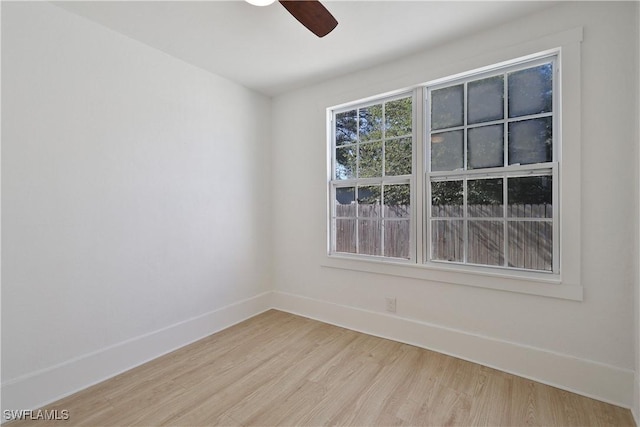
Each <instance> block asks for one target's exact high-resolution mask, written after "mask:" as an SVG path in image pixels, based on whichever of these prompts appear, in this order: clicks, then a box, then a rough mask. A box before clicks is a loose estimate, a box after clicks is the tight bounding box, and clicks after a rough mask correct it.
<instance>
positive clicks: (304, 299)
mask: <svg viewBox="0 0 640 427" xmlns="http://www.w3.org/2000/svg"><path fill="white" fill-rule="evenodd" d="M635 7H636V6H635V5H634V4H633V3H623V2H621V3H613V2H585V3H581V2H576V3H573V2H571V3H564V4H561V5H559V6H557V7H555V8H552V9H550V10H547V11H544V12H541V13H539V14H537V15H532V16H530V17H528V18H526V19H523V20H520V21H515V22H511V23H508V24H506V25H504V26H502V27H499V28H496V29H494V30H491V31H489V32H485V33H481V34H476V35H474V37H472V38H468V39H464V40H459V41H457V42H455V43H451V44H450V45H447V46H441V47H439V48H438V49H434V50H431V51H426V52H423V53H420V54H418V55H415V56H411V57H408V58H406V59H404V60H401V61H397V62H396V63H394V64H385V65H381V66H378V67H374V68H372V69H369V70H366V71H362V72H360V73H355V74H351V75H348V76H344V77H342V78H338V79H334V80H331V81H327V82H325V83H323V84H319V85H316V86H313V87H308V88H304V89H302V90H299V91H296V92H293V93H289V94H285V95H283V96H279V97H276V98H275V99H274V102H273V108H274V112H273V114H274V130H273V134H274V136H273V143H274V150H273V165H274V171H273V182H274V183H277V185H274V189H273V192H274V204H273V208H274V213H273V218H274V224H275V227H274V240H275V265H274V280H275V286H276V289H277V290H278V292H279V293H280V295H281V299H280V302H279V303H278V304H279V306H280V307H282V308H284V309H288V310H291V311H297V312H300V313H301V314H306V315H311V316H313V317H317V318H320V319H322V320H325V321H329V322H334V323H339V324H343V325H345V326H349V327H353V328H356V329H362V330H365V331H367V332H370V333H375V334H379V335H385V336H389V337H391V338H396V339H402V340H405V341H410V342H414V343H416V344H419V345H423V346H425V347H431V348H435V349H437V350H439V351H443V352H448V353H451V354H456V355H458V356H460V357H463V358H467V359H472V360H477V361H480V362H482V363H485V364H488V365H492V366H496V367H498V368H500V369H505V370H508V371H511V372H515V373H518V374H520V375H523V376H529V377H533V378H536V379H538V380H541V381H543V382H547V383H552V384H555V385H558V386H560V387H563V388H566V389H572V390H575V391H578V392H581V393H583V394H587V395H592V396H594V397H597V398H600V399H603V400H608V401H612V402H614V403H618V404H621V405H624V406H627V407H630V406H631V404H632V396H633V373H634V370H635V361H634V359H635V356H634V340H633V339H630V331H632V330H633V329H634V302H633V298H632V296H633V287H634V281H635V265H636V262H637V258H636V257H634V256H633V253H634V250H633V248H634V245H635V239H636V236H634V234H633V233H630V232H629V231H630V230H634V229H635V224H636V221H637V210H636V208H635V206H636V200H635V198H636V197H637V194H638V192H637V191H636V190H637V180H636V172H635V171H636V168H637V166H638V165H637V156H636V155H635V154H636V147H635V145H636V144H635V142H634V138H635V135H636V134H635V132H636V129H635V128H636V127H637V120H638V117H637V114H635V98H634V97H635V93H636V92H637V89H638V82H637V79H635V78H634V76H635V74H634V71H635V68H634V67H635V61H636V59H635V55H636V53H633V52H637V43H638V42H637V21H636V18H635V16H636V14H635V9H634V8H635ZM576 27H583V28H584V41H583V43H582V67H581V74H582V104H580V103H579V102H578V103H576V102H573V104H572V103H571V100H568V101H567V102H568V104H567V105H568V106H570V107H571V108H572V109H579V110H580V111H581V114H582V127H581V133H582V139H581V147H580V148H581V150H580V151H581V170H582V179H581V183H580V184H581V192H582V216H581V227H582V228H581V240H582V244H581V247H580V248H575V250H576V251H581V257H580V260H581V266H582V267H581V271H580V272H581V275H580V276H581V278H582V279H581V281H582V283H580V285H582V286H583V288H584V301H582V302H576V301H567V300H561V299H553V298H547V297H540V296H531V295H523V294H518V293H512V292H504V291H495V290H489V289H480V288H472V287H465V286H459V285H452V284H445V283H438V282H435V281H428V280H416V279H408V278H403V277H396V276H388V275H380V274H370V273H363V272H358V271H349V270H341V269H335V268H328V267H326V266H323V263H325V260H326V228H327V226H326V193H327V191H326V179H327V172H326V171H327V166H326V137H325V134H326V132H325V114H326V112H325V109H326V108H327V107H330V106H332V105H336V104H340V103H344V102H348V101H352V100H356V99H359V98H363V97H369V96H373V95H376V94H379V93H384V92H387V91H390V90H394V89H398V88H402V87H406V86H410V85H415V84H418V83H422V82H426V81H429V80H433V79H437V78H440V77H445V76H447V75H449V74H454V73H458V72H464V71H467V70H469V69H473V68H476V67H478V66H481V65H490V64H491V61H493V60H495V59H496V58H500V57H501V55H502V53H503V52H507V51H518V50H521V51H522V52H525V51H526V50H527V46H530V45H532V43H531V42H532V41H534V40H539V39H541V38H544V37H546V36H547V35H552V34H555V33H560V32H563V31H567V30H571V29H573V28H576ZM533 44H535V43H533ZM519 46H522V48H521V49H520V48H519ZM529 53H533V52H529ZM485 62H486V63H485ZM630 154H633V155H630ZM630 190H631V191H630ZM293 206H297V207H298V208H296V209H294V208H292V207H293ZM386 296H395V297H397V316H387V315H385V314H384V313H383V312H384V307H385V304H384V297H386ZM278 304H276V305H278ZM363 319H367V320H366V321H364V320H363ZM409 330H411V331H412V332H411V331H409ZM559 366H562V368H559Z"/></svg>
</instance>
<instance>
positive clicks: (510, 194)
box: [329, 53, 560, 274]
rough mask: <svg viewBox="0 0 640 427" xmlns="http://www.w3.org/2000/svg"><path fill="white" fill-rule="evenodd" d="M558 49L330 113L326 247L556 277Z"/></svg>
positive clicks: (339, 251) (342, 251) (340, 251)
mask: <svg viewBox="0 0 640 427" xmlns="http://www.w3.org/2000/svg"><path fill="white" fill-rule="evenodd" d="M556 58H557V54H556V53H553V54H547V56H541V57H538V58H537V59H533V60H526V61H525V60H523V61H519V62H517V61H513V62H512V63H511V64H515V65H508V66H499V67H498V66H497V67H496V68H495V69H493V70H491V71H485V72H483V73H475V74H469V76H468V77H463V78H456V79H455V80H451V81H449V82H445V83H443V82H444V80H440V81H439V83H438V84H434V85H426V86H423V87H418V88H416V89H415V90H414V91H413V98H414V99H415V100H416V102H417V104H416V105H417V106H418V107H420V104H422V105H424V108H418V107H416V105H413V106H411V107H409V103H410V102H411V96H409V95H401V96H396V97H395V98H392V99H391V98H387V99H381V100H377V101H375V100H374V101H370V102H367V103H361V104H360V105H354V106H350V107H344V108H340V109H336V110H333V111H332V119H333V122H332V123H333V125H332V134H333V135H332V139H333V141H332V142H333V144H332V148H331V150H332V151H331V158H332V163H331V171H332V177H331V178H332V179H331V183H330V191H331V196H330V197H331V200H332V201H333V203H332V206H331V210H330V213H331V215H330V218H331V219H330V225H331V228H330V247H329V251H330V253H331V254H341V255H352V256H358V257H360V256H367V257H368V258H371V257H372V256H373V257H380V258H384V257H392V258H401V259H405V260H411V261H413V262H414V263H416V264H424V265H431V264H433V263H438V264H442V263H449V264H454V265H463V264H464V265H468V266H469V267H464V268H465V269H469V268H471V269H472V270H473V269H478V268H479V269H480V270H483V269H484V271H489V270H487V269H486V268H487V267H490V268H496V267H498V268H503V269H510V270H513V269H517V270H528V271H529V272H530V273H533V274H538V273H549V272H552V273H555V274H559V264H560V263H559V237H558V236H559V231H558V223H559V217H558V188H559V179H558V176H559V173H558V167H559V166H558V161H557V154H556V153H557V152H558V140H557V137H558V131H557V126H558V120H557V117H558V114H557V112H558V108H557V105H559V104H558V95H559V92H558V90H557V87H556V85H557V82H556V79H555V70H556V69H557V66H556ZM487 69H488V68H486V69H485V70H487ZM404 103H407V104H404ZM416 109H417V111H418V112H420V111H423V112H424V115H423V116H422V117H423V120H424V123H423V128H424V129H425V130H424V133H423V134H420V133H416V134H415V135H414V136H412V134H413V132H414V129H416V126H415V124H414V123H411V124H409V123H410V122H409V121H408V120H406V117H408V116H409V115H408V114H407V113H406V111H409V110H416ZM403 111H405V113H404V114H403ZM418 128H420V126H418ZM416 138H417V139H416ZM414 140H416V141H417V144H414ZM412 153H414V155H415V153H418V155H420V154H422V155H423V156H424V162H421V161H420V160H418V161H417V162H416V159H413V156H412ZM419 176H425V178H426V179H425V180H424V181H423V182H419V183H418V184H419V185H418V187H417V189H418V190H420V192H421V193H420V194H417V193H414V190H415V189H416V188H415V187H414V186H413V185H414V183H415V182H417V177H419ZM395 186H400V187H399V188H403V189H406V190H403V191H404V193H403V194H406V200H405V201H402V202H401V203H399V202H395V201H394V202H393V203H392V202H389V201H388V199H389V197H390V194H391V192H392V189H393V188H394V187H395ZM343 192H345V193H349V194H351V196H350V198H345V197H343V196H342V195H341V196H340V201H337V199H336V197H337V195H338V194H342V193H343ZM394 200H401V199H398V198H397V197H395V198H394ZM412 201H413V203H412ZM391 207H393V209H394V210H397V211H400V212H404V213H403V214H402V215H396V216H394V214H393V213H392V210H391ZM414 220H417V221H418V224H417V226H416V223H415V222H414ZM420 223H422V224H420ZM416 233H417V234H416ZM403 240H404V241H405V242H406V244H404V245H403V244H402V241H403ZM392 242H393V244H392ZM394 245H395V246H398V247H397V248H394ZM416 254H418V255H420V256H419V257H418V258H416ZM434 265H435V264H434ZM460 268H463V267H460ZM523 274H529V273H523Z"/></svg>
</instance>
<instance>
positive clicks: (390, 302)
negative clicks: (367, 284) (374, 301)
mask: <svg viewBox="0 0 640 427" xmlns="http://www.w3.org/2000/svg"><path fill="white" fill-rule="evenodd" d="M385 302H386V304H387V311H388V312H389V313H395V312H396V298H395V297H387V298H385Z"/></svg>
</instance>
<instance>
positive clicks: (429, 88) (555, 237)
mask: <svg viewBox="0 0 640 427" xmlns="http://www.w3.org/2000/svg"><path fill="white" fill-rule="evenodd" d="M558 56H559V52H558V51H552V52H548V53H546V54H540V55H539V56H538V57H536V58H534V59H531V58H526V59H522V60H515V61H513V63H512V64H509V65H497V66H495V67H494V68H492V69H489V70H486V71H483V72H471V73H468V74H466V75H462V76H460V75H458V76H456V77H455V78H451V79H445V80H442V81H440V82H438V84H433V85H430V84H427V85H425V86H424V87H423V89H422V95H423V100H424V105H425V107H424V108H425V112H426V113H425V114H423V117H424V120H425V126H424V129H425V135H424V137H423V141H422V145H423V146H424V147H425V148H424V150H425V155H424V159H425V160H424V166H423V170H424V176H425V178H424V186H425V187H424V188H425V191H424V192H423V194H424V201H425V202H424V206H425V207H426V209H425V217H426V220H425V222H426V226H425V227H424V228H425V229H424V233H423V236H422V242H423V253H424V258H423V263H424V264H456V265H458V266H469V267H464V268H473V269H479V270H482V269H486V268H490V269H496V268H500V269H506V270H520V271H527V272H531V273H533V274H536V275H537V274H547V275H549V274H553V275H556V276H557V275H559V274H560V243H559V240H560V239H559V236H560V232H559V228H560V227H559V224H560V221H559V215H560V203H561V201H560V198H559V197H558V194H559V185H558V176H559V174H558V169H559V162H558V153H559V147H560V137H559V132H558V130H559V128H560V126H559V117H560V105H561V103H560V99H561V93H560V89H559V84H558V80H559V73H560V67H559V60H558ZM547 63H551V66H552V73H553V78H552V91H553V97H552V107H551V108H552V111H551V112H550V113H541V114H534V115H529V116H522V117H516V118H509V117H508V114H507V112H508V105H507V103H508V93H507V85H508V82H507V79H506V78H505V79H504V87H505V91H504V106H503V108H504V110H503V111H504V117H503V118H502V119H499V120H494V121H491V122H482V123H475V124H471V125H468V124H467V117H468V111H467V107H468V103H467V85H468V83H469V82H473V81H476V80H479V79H484V78H488V77H493V76H499V75H505V76H506V75H507V74H508V73H512V72H515V71H520V70H524V69H528V68H532V67H536V66H539V65H544V64H547ZM460 84H462V85H464V101H463V112H464V113H463V114H464V123H463V125H461V126H457V127H456V128H455V129H456V130H457V129H460V130H463V131H464V132H463V135H464V136H463V138H464V139H463V141H464V142H463V150H464V151H463V165H464V166H463V169H462V170H455V171H431V170H430V169H431V167H430V165H431V149H430V142H429V141H430V139H431V138H430V133H431V132H430V129H431V123H430V122H431V114H429V112H430V111H431V95H430V94H431V92H433V91H435V90H438V89H442V88H446V87H450V86H456V85H460ZM540 117H552V119H553V124H552V160H551V162H546V163H535V164H528V165H508V159H507V156H508V144H509V142H508V124H509V123H512V122H517V121H521V120H527V119H534V118H540ZM491 124H502V125H503V132H504V164H505V165H507V166H502V167H495V168H486V169H470V170H468V169H466V165H467V132H466V130H467V129H472V128H475V127H482V126H487V125H491ZM449 130H450V129H449ZM443 131H448V130H446V129H445V130H437V131H436V132H435V133H438V132H443ZM530 175H534V176H540V175H547V176H551V178H552V212H553V213H552V218H551V219H542V218H535V220H536V221H541V222H551V224H552V270H551V271H544V270H531V269H524V268H517V267H510V266H508V261H509V260H508V251H507V245H508V238H507V236H508V232H507V230H508V224H509V222H510V221H511V222H516V221H523V220H527V219H514V218H511V219H510V218H509V217H508V216H507V214H506V211H507V190H508V188H507V178H515V177H523V176H530ZM473 178H480V179H481V178H502V179H503V193H504V196H503V205H504V209H503V210H504V213H503V216H502V217H496V218H492V219H491V220H494V221H499V222H502V223H503V230H504V231H503V236H504V237H503V249H504V262H503V265H502V266H487V265H483V264H472V263H470V262H468V261H467V255H468V254H467V241H468V231H467V223H468V221H470V220H479V219H478V218H472V217H469V216H468V215H467V209H466V203H467V202H466V195H467V191H466V184H467V181H468V180H469V179H473ZM453 179H455V180H462V181H463V185H464V188H465V191H464V195H465V197H464V207H463V216H462V217H455V218H451V219H450V220H452V221H454V220H455V221H463V224H464V226H463V234H464V238H463V254H464V260H463V261H462V262H455V261H445V260H437V259H433V258H432V253H431V247H432V245H431V236H432V233H431V224H432V220H433V217H432V212H431V210H432V209H431V203H429V201H430V200H431V182H433V181H438V180H443V181H444V180H453ZM439 220H443V219H439ZM444 220H446V219H444ZM481 220H489V219H488V218H482V219H481Z"/></svg>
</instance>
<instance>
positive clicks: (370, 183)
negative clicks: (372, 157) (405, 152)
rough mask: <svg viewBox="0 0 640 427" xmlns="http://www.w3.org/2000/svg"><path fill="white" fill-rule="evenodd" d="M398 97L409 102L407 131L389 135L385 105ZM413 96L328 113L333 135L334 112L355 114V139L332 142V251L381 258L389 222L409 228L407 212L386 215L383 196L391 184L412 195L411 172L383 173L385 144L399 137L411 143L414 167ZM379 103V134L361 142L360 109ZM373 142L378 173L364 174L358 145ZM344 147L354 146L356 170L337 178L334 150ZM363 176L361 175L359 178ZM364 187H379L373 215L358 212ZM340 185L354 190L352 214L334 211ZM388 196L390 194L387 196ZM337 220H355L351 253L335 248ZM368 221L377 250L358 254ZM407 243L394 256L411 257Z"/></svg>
mask: <svg viewBox="0 0 640 427" xmlns="http://www.w3.org/2000/svg"><path fill="white" fill-rule="evenodd" d="M402 100H408V101H409V106H410V116H411V117H410V124H411V126H410V129H409V130H408V132H406V133H402V134H397V135H391V136H390V135H389V134H388V128H389V127H388V124H387V119H388V118H389V116H388V114H390V113H389V112H388V109H387V106H388V104H389V103H391V102H394V101H402ZM413 105H414V103H413V98H412V94H411V93H406V92H405V93H402V94H399V95H397V96H394V97H389V98H386V99H381V100H376V101H374V102H370V103H366V104H360V105H357V106H352V107H346V108H343V109H340V110H335V111H334V112H333V114H332V133H333V135H334V136H335V135H336V126H337V120H336V116H337V115H338V114H341V113H345V112H350V111H355V117H356V119H357V127H356V139H355V142H352V143H350V144H342V145H337V143H336V141H335V137H334V140H333V143H332V153H333V154H332V162H331V165H332V178H333V179H332V181H331V192H330V197H331V203H332V208H331V245H330V249H331V252H332V253H340V254H343V255H344V254H347V255H348V254H353V255H357V256H374V257H385V255H386V254H387V242H386V240H387V238H386V235H387V234H386V233H387V231H389V232H390V233H391V232H393V228H394V227H393V226H392V224H401V223H403V222H404V223H406V224H407V227H406V228H409V229H410V228H411V222H412V221H413V215H409V216H408V217H397V218H396V217H389V216H387V212H386V210H387V208H388V205H387V199H388V194H387V191H388V190H390V188H391V186H393V185H406V186H407V187H408V190H409V195H410V198H413V195H412V194H411V193H412V192H413V188H412V187H413V186H412V185H411V174H405V175H387V173H390V172H391V171H390V169H389V162H388V161H387V153H388V152H389V145H390V144H394V143H397V144H401V143H402V141H403V140H408V141H410V144H411V148H412V151H411V153H410V154H409V159H408V160H409V165H410V167H409V169H410V172H413V171H414V167H413V165H412V152H413V146H414V138H413V122H414V120H413ZM377 106H380V108H381V116H380V122H379V125H380V137H379V138H373V139H367V140H365V141H362V139H363V137H362V134H361V118H362V111H363V110H366V109H368V108H372V107H377ZM374 144H381V147H380V152H379V154H380V159H379V161H380V163H381V167H380V176H367V174H365V173H362V167H361V166H362V163H361V158H362V155H361V154H362V151H361V147H363V146H365V147H366V146H373V145H374ZM345 146H349V147H354V148H355V152H356V169H355V171H353V172H354V173H352V175H354V176H352V177H350V178H347V179H339V178H338V176H337V173H336V172H337V167H336V160H337V159H336V150H337V149H339V148H341V147H345ZM363 175H365V176H364V177H363ZM365 187H378V188H379V198H378V199H377V200H376V202H375V206H376V207H375V208H374V211H376V216H373V217H371V216H365V215H362V212H361V209H360V207H361V205H362V204H361V200H362V199H363V197H364V196H362V193H364V192H365V190H364V188H365ZM344 188H353V189H354V194H355V196H354V198H355V200H354V208H355V209H354V213H353V215H352V216H343V215H342V216H341V215H339V214H338V212H337V205H338V203H337V199H336V194H337V191H339V189H344ZM389 197H390V196H389ZM409 206H410V202H409ZM339 220H352V221H354V223H355V230H354V233H355V236H354V238H355V252H350V251H346V252H345V251H338V248H337V247H336V245H337V238H336V235H337V224H338V221H339ZM371 223H373V224H375V228H376V230H375V233H379V234H378V237H379V241H380V242H379V249H376V252H379V253H376V254H368V253H361V252H362V246H361V244H362V240H363V237H362V236H361V230H360V229H361V226H365V225H371ZM396 228H397V227H396ZM409 235H410V236H411V231H410V232H409ZM410 245H411V242H409V243H408V244H407V248H408V250H407V251H406V252H407V256H402V257H398V258H397V259H400V260H402V259H410V260H411V259H414V255H413V253H414V251H413V250H411V246H410ZM393 258H394V259H396V257H393Z"/></svg>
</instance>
